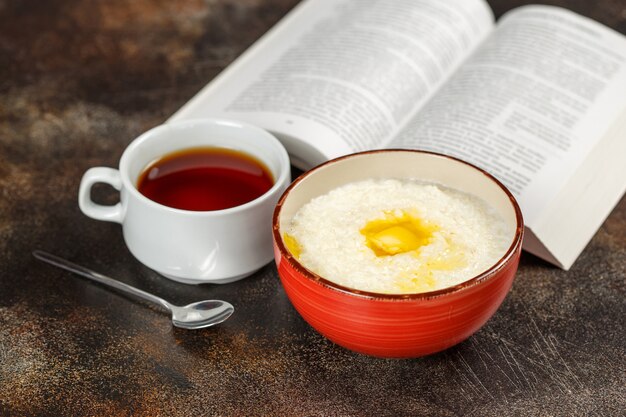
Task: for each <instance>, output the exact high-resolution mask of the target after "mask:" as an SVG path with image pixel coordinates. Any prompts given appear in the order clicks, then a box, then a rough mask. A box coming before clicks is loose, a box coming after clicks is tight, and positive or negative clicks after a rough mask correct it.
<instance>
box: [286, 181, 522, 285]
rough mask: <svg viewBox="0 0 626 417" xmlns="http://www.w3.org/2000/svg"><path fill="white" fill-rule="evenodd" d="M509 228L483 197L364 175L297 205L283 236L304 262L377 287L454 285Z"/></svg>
mask: <svg viewBox="0 0 626 417" xmlns="http://www.w3.org/2000/svg"><path fill="white" fill-rule="evenodd" d="M511 239H512V231H511V230H508V228H507V227H506V224H505V222H504V221H503V220H502V219H501V218H500V217H499V216H498V215H497V213H496V212H495V211H494V210H493V209H492V208H491V207H489V206H488V205H487V204H486V203H485V202H484V201H482V200H480V199H478V198H477V197H474V196H471V195H469V194H466V193H462V192H459V191H456V190H452V189H450V188H446V187H443V186H440V185H435V184H427V183H423V182H420V181H417V180H395V179H387V180H366V181H360V182H355V183H351V184H347V185H344V186H342V187H338V188H336V189H334V190H332V191H330V192H329V193H327V194H325V195H322V196H319V197H317V198H315V199H313V200H311V201H310V202H309V203H307V204H305V205H304V206H302V207H301V208H300V209H299V210H298V212H297V213H296V214H295V216H294V217H293V219H292V220H291V222H290V224H289V225H288V227H287V230H286V232H285V233H284V234H283V241H284V243H285V246H286V247H287V249H288V250H289V251H290V252H291V254H292V255H293V256H294V257H296V259H298V260H299V261H300V262H301V263H302V264H303V265H304V266H305V267H306V268H308V269H309V270H311V271H313V272H315V273H317V274H318V275H320V276H322V277H324V278H326V279H328V280H330V281H333V282H336V283H337V284H340V285H344V286H347V287H351V288H355V289H358V290H363V291H371V292H379V293H399V294H406V293H419V292H427V291H434V290H437V289H442V288H446V287H450V286H454V285H457V284H459V283H461V282H463V281H466V280H468V279H471V278H473V277H474V276H476V275H478V274H480V273H481V272H483V271H485V270H486V269H488V268H489V267H490V266H491V265H493V264H494V263H496V262H497V261H498V260H499V259H500V258H501V257H502V256H503V255H504V253H505V252H506V250H507V248H508V247H509V245H510V243H511Z"/></svg>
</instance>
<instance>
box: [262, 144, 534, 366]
mask: <svg viewBox="0 0 626 417" xmlns="http://www.w3.org/2000/svg"><path fill="white" fill-rule="evenodd" d="M371 178H417V179H420V180H424V181H429V182H434V183H439V184H442V185H445V186H448V187H451V188H455V189H457V190H461V191H464V192H467V193H470V194H473V195H476V196H478V197H481V198H482V199H483V200H485V201H487V202H488V203H489V204H490V205H491V206H492V207H493V208H495V209H496V211H497V212H499V213H500V215H501V216H502V217H503V218H504V219H505V221H506V222H508V223H509V224H510V225H511V226H512V227H511V230H512V232H511V236H510V238H511V244H510V246H509V249H508V250H507V251H506V253H504V254H503V255H502V258H501V259H500V260H498V261H497V262H496V263H495V264H494V265H493V266H492V267H491V268H489V269H488V270H487V271H485V272H483V273H481V274H480V275H478V276H476V277H474V278H472V279H470V280H468V281H465V282H463V283H461V284H459V285H456V286H454V287H449V288H445V289H442V290H438V291H432V292H425V293H418V294H378V293H370V292H365V291H359V290H355V289H352V288H347V287H344V286H341V285H338V284H335V283H333V282H331V281H329V280H327V279H324V277H321V276H319V275H317V274H315V273H314V272H312V271H309V270H308V269H306V268H305V267H304V266H302V265H301V264H300V263H299V262H298V260H297V259H296V258H294V257H293V256H292V255H291V253H289V251H288V250H287V248H286V246H285V244H284V242H283V239H282V236H283V233H282V231H283V230H284V228H285V227H286V225H287V224H288V222H289V221H290V219H291V218H292V216H293V215H294V214H295V213H296V211H297V210H298V209H299V208H300V207H301V206H302V205H304V204H306V203H307V202H308V201H310V200H311V199H312V198H314V197H316V196H319V195H322V194H325V193H327V192H328V191H330V190H332V189H334V188H337V187H339V186H341V185H343V184H346V183H349V182H354V181H360V180H364V179H371ZM523 230H524V227H523V221H522V214H521V211H520V208H519V206H518V205H517V202H516V201H515V199H514V197H513V196H512V195H511V193H510V192H509V191H508V190H507V189H506V188H505V187H504V186H503V185H502V184H501V183H500V182H499V181H498V180H496V179H495V178H494V177H492V176H491V175H489V174H488V173H486V172H485V171H483V170H481V169H479V168H477V167H475V166H473V165H470V164H468V163H466V162H463V161H460V160H458V159H455V158H451V157H448V156H444V155H439V154H434V153H430V152H422V151H410V150H383V151H372V152H363V153H357V154H352V155H348V156H344V157H341V158H338V159H334V160H332V161H329V162H326V163H324V164H322V165H320V166H318V167H316V168H314V169H312V170H311V171H308V172H306V173H305V174H303V175H302V176H300V177H299V178H298V179H297V180H296V181H295V182H294V183H293V184H291V186H290V187H289V188H288V189H287V190H286V191H285V193H284V194H283V196H282V197H281V199H280V200H279V202H278V205H277V206H276V209H275V211H274V217H273V237H274V254H275V260H276V265H277V267H278V273H279V275H280V280H281V282H282V285H283V287H284V288H285V291H286V293H287V296H288V297H289V300H290V301H291V303H292V304H293V306H294V307H295V308H296V310H297V311H298V312H299V313H300V314H301V315H302V317H303V318H304V319H305V320H306V321H307V322H308V323H309V324H310V325H311V326H313V328H315V329H316V330H317V331H318V332H320V333H321V334H322V335H324V336H326V337H327V338H328V339H330V340H332V341H333V342H335V343H337V344H339V345H341V346H343V347H346V348H348V349H351V350H354V351H356V352H361V353H365V354H368V355H373V356H379V357H392V358H409V357H418V356H423V355H428V354H430V353H434V352H438V351H441V350H443V349H446V348H448V347H450V346H453V345H455V344H457V343H459V342H461V341H463V340H465V339H467V338H468V337H469V336H470V335H472V334H473V333H474V332H476V331H477V330H478V329H480V327H481V326H482V325H483V324H485V322H486V321H487V320H488V319H489V318H490V317H491V316H492V315H493V314H494V313H495V311H496V310H497V309H498V307H499V306H500V304H501V303H502V301H503V300H504V298H505V296H506V294H507V292H508V291H509V289H510V288H511V284H512V282H513V277H514V275H515V272H516V270H517V265H518V262H519V257H520V252H521V248H522V235H523Z"/></svg>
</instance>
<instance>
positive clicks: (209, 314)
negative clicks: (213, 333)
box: [171, 300, 235, 329]
mask: <svg viewBox="0 0 626 417" xmlns="http://www.w3.org/2000/svg"><path fill="white" fill-rule="evenodd" d="M171 311H172V324H174V326H176V327H180V328H181V329H202V328H204V327H210V326H213V325H215V324H218V323H221V322H223V321H225V320H226V319H227V318H229V317H230V316H231V314H233V313H234V311H235V308H234V307H233V306H232V305H231V304H230V303H227V302H226V301H220V300H205V301H197V302H195V303H191V304H187V305H186V306H183V307H179V306H174V305H172V308H171Z"/></svg>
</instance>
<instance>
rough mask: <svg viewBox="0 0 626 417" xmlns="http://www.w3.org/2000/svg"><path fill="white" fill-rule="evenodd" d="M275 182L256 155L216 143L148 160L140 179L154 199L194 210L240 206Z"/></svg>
mask: <svg viewBox="0 0 626 417" xmlns="http://www.w3.org/2000/svg"><path fill="white" fill-rule="evenodd" d="M273 185H274V179H273V177H272V174H271V173H270V171H269V169H268V168H267V167H266V166H265V165H264V164H263V163H262V162H261V161H259V160H258V159H256V158H255V157H253V156H251V155H248V154H246V153H243V152H239V151H236V150H232V149H225V148H215V147H199V148H190V149H184V150H180V151H176V152H172V153H169V154H166V155H164V156H162V157H161V158H158V159H156V160H155V161H153V162H151V163H150V164H148V165H147V166H146V168H144V170H143V171H142V172H141V174H140V175H139V179H138V181H137V189H138V190H139V192H140V193H141V194H143V195H144V196H146V197H148V198H149V199H150V200H152V201H155V202H157V203H159V204H162V205H164V206H168V207H172V208H176V209H181V210H190V211H212V210H223V209H228V208H231V207H236V206H240V205H242V204H245V203H248V202H250V201H252V200H255V199H256V198H258V197H260V196H262V195H263V194H265V193H266V192H267V191H268V190H269V189H270V188H272V186H273Z"/></svg>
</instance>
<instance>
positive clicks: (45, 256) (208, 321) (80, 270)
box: [33, 250, 235, 329]
mask: <svg viewBox="0 0 626 417" xmlns="http://www.w3.org/2000/svg"><path fill="white" fill-rule="evenodd" d="M33 256H34V257H35V258H37V259H39V260H40V261H44V262H47V263H49V264H51V265H54V266H57V267H59V268H63V269H65V270H67V271H70V272H73V273H75V274H78V275H81V276H83V277H85V278H89V279H91V280H93V281H96V282H99V283H100V284H104V285H107V286H109V287H113V288H115V289H117V290H119V291H122V292H126V293H128V294H132V295H134V296H137V297H140V298H143V299H144V300H148V301H151V302H153V303H155V304H158V305H160V306H162V307H165V308H166V309H167V310H169V311H170V312H171V313H172V324H174V326H176V327H180V328H183V329H202V328H204V327H209V326H213V325H215V324H219V323H221V322H223V321H224V320H226V319H227V318H229V317H230V315H231V314H233V312H234V311H235V308H234V307H233V306H232V305H231V304H230V303H228V302H226V301H220V300H205V301H198V302H195V303H191V304H188V305H186V306H182V307H180V306H176V305H174V304H172V303H170V302H168V301H165V300H164V299H162V298H160V297H157V296H156V295H152V294H150V293H147V292H145V291H142V290H140V289H137V288H135V287H131V286H130V285H128V284H124V283H123V282H119V281H116V280H114V279H111V278H109V277H107V276H104V275H102V274H99V273H97V272H95V271H92V270H90V269H87V268H85V267H82V266H80V265H76V264H74V263H72V262H70V261H67V260H65V259H62V258H59V257H58V256H55V255H52V254H50V253H47V252H44V251H40V250H36V251H34V252H33Z"/></svg>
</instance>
